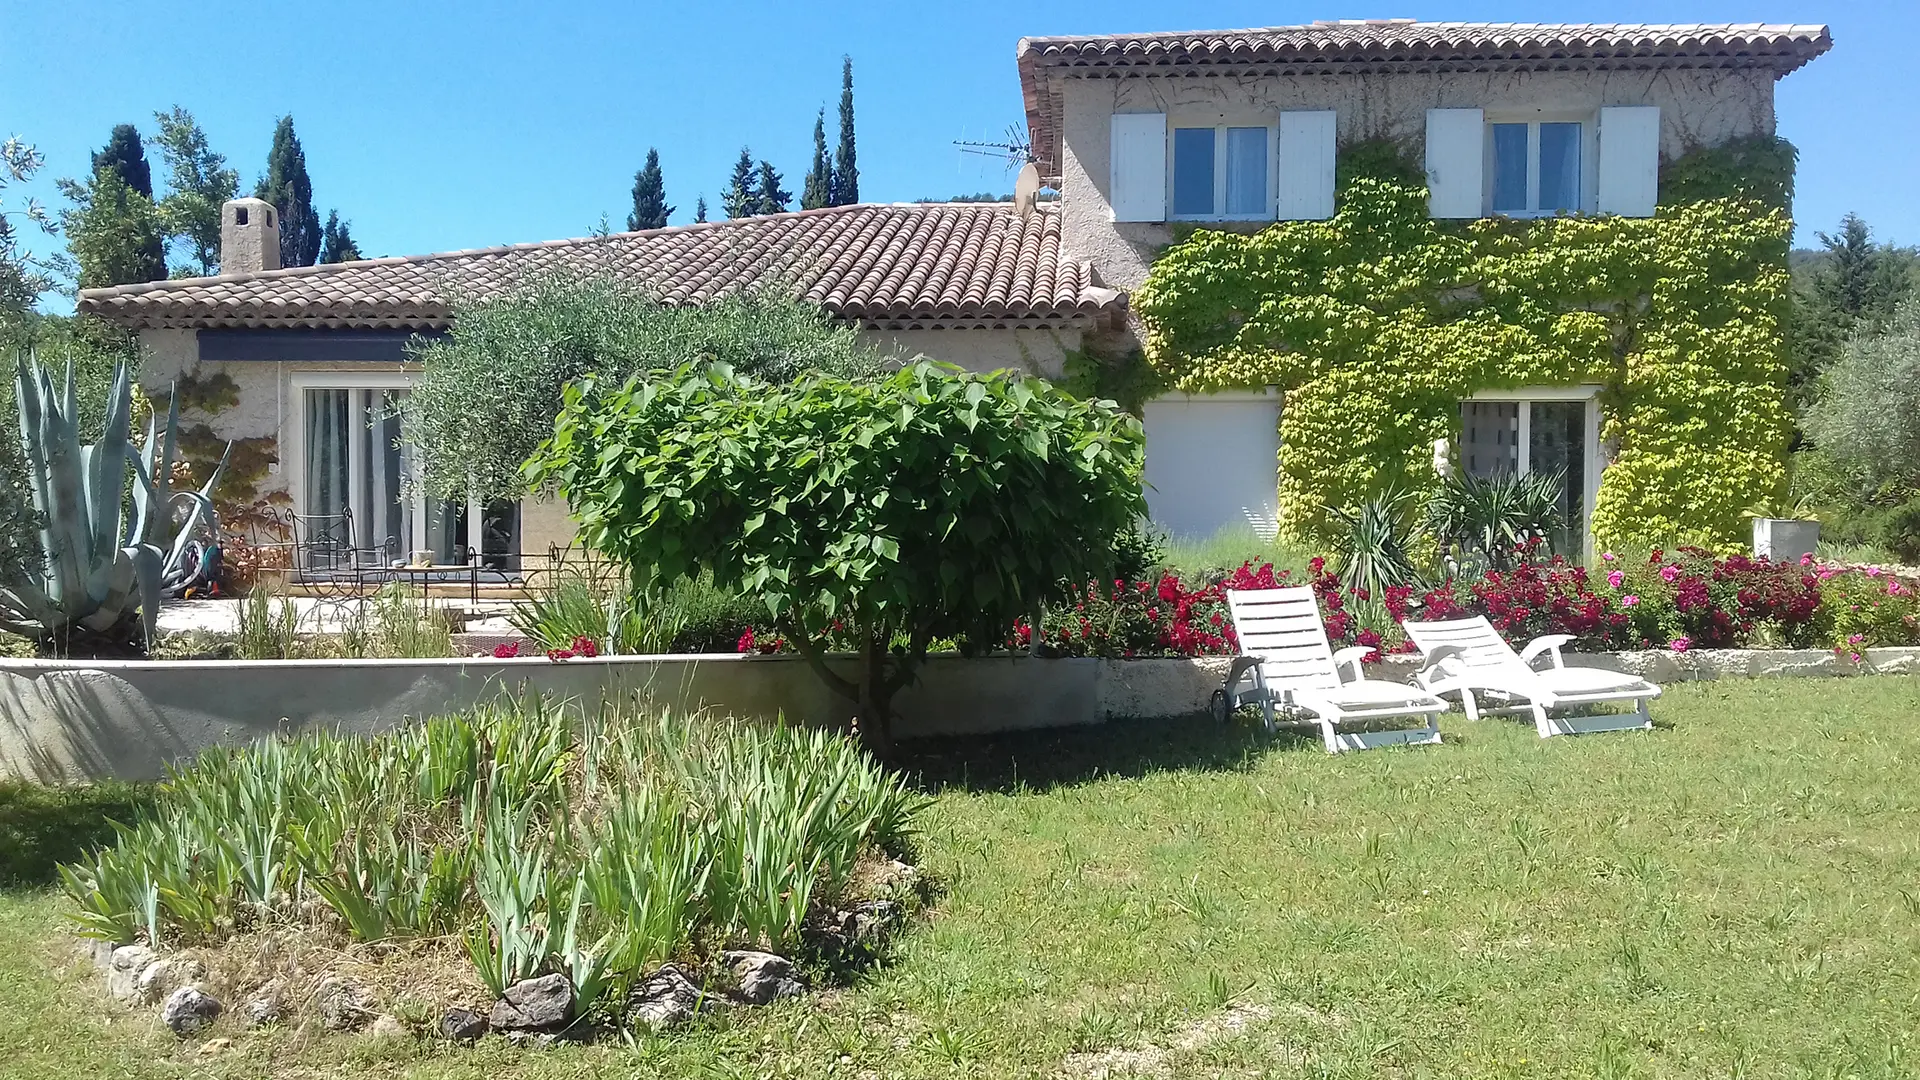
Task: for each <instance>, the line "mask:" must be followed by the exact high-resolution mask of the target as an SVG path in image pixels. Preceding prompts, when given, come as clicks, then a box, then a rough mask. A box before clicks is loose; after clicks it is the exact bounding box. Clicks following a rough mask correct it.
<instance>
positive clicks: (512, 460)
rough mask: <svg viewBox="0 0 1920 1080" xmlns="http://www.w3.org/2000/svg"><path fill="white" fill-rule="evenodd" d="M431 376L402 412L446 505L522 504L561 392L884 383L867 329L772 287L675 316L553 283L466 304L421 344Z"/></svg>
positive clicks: (584, 283) (419, 356)
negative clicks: (832, 376)
mask: <svg viewBox="0 0 1920 1080" xmlns="http://www.w3.org/2000/svg"><path fill="white" fill-rule="evenodd" d="M409 352H410V355H411V358H412V359H413V360H415V361H417V362H419V363H420V364H421V365H422V366H423V368H424V370H423V371H422V372H421V376H420V380H419V382H418V383H416V384H415V386H414V388H413V390H412V391H411V392H410V393H409V394H408V395H407V398H406V400H405V402H404V403H403V404H402V406H401V413H402V420H401V422H402V424H403V426H404V429H405V432H406V437H407V441H408V443H409V444H410V445H412V446H414V447H416V448H417V452H418V453H419V455H420V459H421V464H422V466H423V469H422V471H423V472H424V474H425V475H426V477H427V480H426V486H427V488H428V489H429V492H430V493H431V494H433V495H436V496H447V497H462V496H465V495H466V494H468V493H471V494H473V495H476V496H478V497H481V498H493V497H501V498H518V497H519V496H521V495H523V494H525V492H526V483H525V480H524V479H523V478H522V476H521V474H520V466H521V463H523V462H524V461H526V459H527V455H528V454H529V453H531V452H532V450H533V448H534V447H535V446H536V445H538V443H539V442H540V440H541V439H542V438H544V437H545V435H546V433H547V432H549V431H551V430H552V429H553V418H554V415H555V414H556V413H558V412H559V411H560V391H561V388H562V387H563V386H565V385H566V384H567V383H568V382H570V381H572V380H575V379H580V378H584V377H588V376H592V377H594V378H596V379H598V380H600V381H601V382H602V383H607V384H612V385H618V384H619V383H620V382H622V381H623V380H625V379H626V378H628V377H629V376H632V375H645V374H647V373H656V374H657V373H665V372H670V371H672V370H673V369H674V368H676V367H679V366H680V365H682V364H687V363H696V362H702V361H719V362H723V363H727V364H731V365H733V366H734V367H735V368H736V369H738V370H740V371H743V372H748V373H750V374H753V375H756V376H759V377H761V378H765V379H769V380H772V381H776V382H785V381H788V380H791V379H793V378H796V377H797V376H799V375H800V374H801V373H802V372H805V371H808V370H815V369H818V370H825V371H831V372H834V373H836V374H840V375H864V374H871V373H875V372H878V371H879V370H880V368H881V356H880V354H879V353H878V352H877V351H875V350H874V349H873V348H872V347H870V346H869V345H867V344H866V343H865V342H864V341H863V340H862V339H861V337H860V334H859V331H857V330H855V329H853V328H852V327H849V326H846V325H844V324H841V323H836V322H833V321H832V320H830V319H828V318H827V316H826V314H825V313H824V312H822V311H821V310H820V309H819V308H818V307H816V306H814V305H811V304H807V303H803V302H801V301H798V300H795V299H792V298H791V297H790V296H788V295H787V294H786V293H784V292H781V291H778V290H777V288H776V287H774V286H768V287H765V288H761V289H757V290H752V291H747V292H740V293H733V294H729V295H727V296H724V297H721V298H719V299H717V300H714V301H712V302H710V303H707V304H704V305H699V306H693V305H675V304H670V303H666V302H664V301H662V300H660V299H658V298H656V297H654V296H652V295H650V294H649V293H647V292H646V291H645V290H644V289H642V288H640V287H638V286H635V285H633V284H631V283H628V282H623V281H620V280H618V279H616V278H612V277H580V276H567V275H559V274H556V275H550V276H545V277H537V278H533V279H531V280H528V281H525V282H523V283H521V284H520V285H518V286H516V287H514V288H512V289H510V290H508V291H506V292H505V293H503V294H501V295H498V296H493V297H490V298H485V299H478V298H471V297H467V298H456V299H455V300H454V302H453V325H452V328H451V329H450V331H449V332H448V334H447V335H446V336H445V337H441V338H437V339H431V340H428V339H416V340H415V342H414V344H413V345H412V347H411V348H410V350H409Z"/></svg>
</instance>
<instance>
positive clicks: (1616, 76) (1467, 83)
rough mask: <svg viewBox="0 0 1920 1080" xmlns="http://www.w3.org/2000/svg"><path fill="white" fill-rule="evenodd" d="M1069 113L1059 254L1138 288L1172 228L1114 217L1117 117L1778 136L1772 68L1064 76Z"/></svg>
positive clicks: (1679, 145) (1398, 132) (1107, 280)
mask: <svg viewBox="0 0 1920 1080" xmlns="http://www.w3.org/2000/svg"><path fill="white" fill-rule="evenodd" d="M1063 105H1064V109H1063V115H1062V147H1061V149H1062V162H1061V174H1062V179H1061V182H1062V185H1063V190H1062V198H1061V212H1062V214H1064V215H1065V216H1064V217H1063V218H1062V221H1061V232H1062V235H1061V244H1062V250H1061V257H1062V258H1076V259H1088V260H1091V261H1092V263H1093V265H1094V268H1095V269H1096V270H1097V271H1099V273H1100V278H1101V281H1102V282H1103V283H1104V284H1106V285H1109V286H1111V287H1113V288H1118V289H1127V290H1131V289H1134V288H1137V287H1138V286H1139V285H1140V283H1141V282H1143V281H1145V280H1146V276H1147V269H1148V267H1149V266H1150V265H1151V264H1152V260H1153V257H1154V255H1155V254H1156V253H1157V252H1158V251H1159V250H1160V249H1162V248H1163V247H1165V246H1166V245H1167V244H1168V243H1169V242H1170V241H1171V239H1172V235H1171V231H1170V229H1169V227H1168V226H1166V225H1163V224H1154V223H1122V224H1116V223H1115V222H1113V221H1112V220H1111V218H1112V209H1111V206H1110V205H1109V203H1108V195H1107V186H1108V177H1109V175H1110V171H1109V168H1108V152H1109V143H1110V141H1111V137H1112V133H1111V128H1110V124H1111V120H1110V117H1111V116H1112V115H1113V114H1114V113H1116V112H1165V113H1168V114H1170V116H1171V117H1172V122H1175V123H1177V122H1178V119H1179V116H1178V114H1179V113H1181V112H1182V111H1187V112H1188V113H1189V115H1193V114H1195V113H1200V112H1202V111H1204V110H1212V111H1214V112H1216V113H1226V114H1228V115H1229V116H1233V115H1234V114H1236V113H1242V112H1248V111H1252V112H1262V113H1272V112H1278V111H1279V110H1282V109H1333V110H1335V111H1336V112H1337V113H1338V125H1339V139H1340V142H1341V143H1342V144H1343V145H1344V144H1346V143H1349V142H1356V141H1359V140H1362V139H1370V138H1380V137H1386V138H1394V139H1399V140H1403V141H1404V142H1405V143H1406V144H1407V146H1408V148H1409V150H1410V151H1411V152H1412V153H1413V154H1415V155H1416V157H1417V156H1418V155H1420V154H1421V153H1422V152H1423V144H1424V140H1425V137H1426V113H1427V110H1428V109H1442V108H1485V109H1490V110H1505V109H1516V110H1517V109H1539V110H1543V111H1552V112H1587V111H1593V110H1598V109H1600V108H1602V107H1604V106H1614V105H1657V106H1659V107H1660V127H1661V133H1660V143H1661V153H1662V155H1663V156H1665V157H1674V156H1678V155H1679V154H1681V153H1684V152H1685V151H1686V150H1687V149H1689V148H1691V147H1695V146H1711V145H1715V144H1717V143H1721V142H1725V141H1726V140H1728V139H1731V138H1735V137H1738V136H1742V135H1751V134H1755V133H1765V132H1771V131H1772V130H1773V76H1772V74H1771V73H1770V72H1765V71H1614V72H1500V73H1490V72H1488V73H1482V72H1450V73H1429V74H1414V73H1404V74H1392V75H1383V74H1371V75H1302V76H1284V75H1269V76H1260V77H1253V76H1245V77H1240V76H1210V77H1204V78H1193V77H1187V78H1178V77H1158V76H1154V77H1139V78H1128V79H1068V80H1066V81H1065V83H1064V94H1063Z"/></svg>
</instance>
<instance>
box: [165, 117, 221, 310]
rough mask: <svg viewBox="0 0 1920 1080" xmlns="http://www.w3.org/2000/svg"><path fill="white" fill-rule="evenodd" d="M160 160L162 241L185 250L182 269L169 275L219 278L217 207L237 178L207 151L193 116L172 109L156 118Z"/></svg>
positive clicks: (177, 268) (205, 139)
mask: <svg viewBox="0 0 1920 1080" xmlns="http://www.w3.org/2000/svg"><path fill="white" fill-rule="evenodd" d="M153 118H154V119H155V120H157V121H159V122H160V134H159V135H158V136H157V137H156V138H155V140H154V141H155V142H156V143H157V144H159V147H160V156H161V159H162V160H164V161H165V162H166V163H167V194H166V197H165V198H163V199H161V200H160V218H161V221H162V222H163V223H164V224H165V225H166V229H167V237H168V239H169V240H171V241H173V242H175V243H177V244H179V245H180V247H182V248H184V249H185V257H186V263H185V265H182V266H178V267H175V269H174V273H175V274H180V273H182V272H183V271H184V272H185V273H186V274H204V275H211V274H217V273H219V272H220V206H221V204H222V203H225V202H226V201H227V200H228V199H231V198H233V197H234V196H235V195H237V194H239V192H240V174H239V173H238V172H235V171H234V170H232V169H229V168H227V159H226V158H225V157H223V156H222V155H220V154H216V153H214V152H213V151H212V150H211V149H209V148H208V146H207V135H206V132H204V131H202V130H200V124H199V122H198V121H196V120H195V119H194V118H193V114H192V113H190V112H188V111H187V110H185V109H183V108H181V107H180V106H178V105H175V106H174V107H173V110H172V111H171V112H156V113H154V114H153Z"/></svg>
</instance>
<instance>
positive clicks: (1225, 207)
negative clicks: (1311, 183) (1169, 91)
mask: <svg viewBox="0 0 1920 1080" xmlns="http://www.w3.org/2000/svg"><path fill="white" fill-rule="evenodd" d="M1270 141H1271V130H1270V129H1268V128H1264V127H1228V126H1225V125H1218V126H1215V127H1177V128H1174V129H1173V199H1172V204H1173V216H1174V217H1176V218H1270V217H1272V216H1273V211H1272V208H1271V206H1270V205H1269V191H1270V188H1269V185H1268V180H1267V172H1268V169H1267V165H1268V156H1269V152H1268V146H1269V144H1270Z"/></svg>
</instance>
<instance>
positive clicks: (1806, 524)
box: [1747, 494, 1820, 562]
mask: <svg viewBox="0 0 1920 1080" xmlns="http://www.w3.org/2000/svg"><path fill="white" fill-rule="evenodd" d="M1747 516H1748V517H1750V518H1752V519H1753V554H1754V556H1755V557H1756V558H1758V557H1764V558H1767V559H1771V560H1773V561H1774V562H1799V561H1800V559H1801V557H1802V556H1805V555H1811V554H1813V552H1814V549H1815V548H1818V547H1819V546H1820V519H1819V518H1818V517H1817V516H1816V515H1815V514H1814V512H1813V507H1812V498H1811V497H1810V496H1808V495H1805V494H1802V495H1800V496H1798V497H1793V496H1791V495H1789V496H1788V497H1786V498H1770V499H1764V500H1762V501H1760V502H1758V503H1755V504H1754V505H1753V506H1751V507H1749V508H1748V509H1747Z"/></svg>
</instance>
